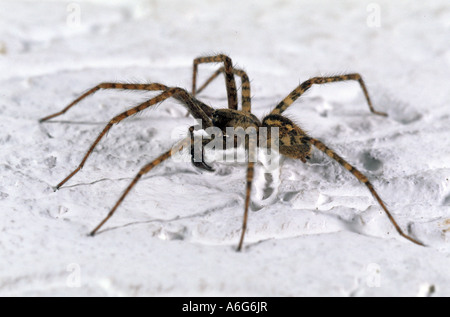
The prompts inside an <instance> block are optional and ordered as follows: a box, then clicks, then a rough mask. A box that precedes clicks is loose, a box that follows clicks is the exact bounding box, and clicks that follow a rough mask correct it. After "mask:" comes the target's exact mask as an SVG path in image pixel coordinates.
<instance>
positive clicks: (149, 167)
mask: <svg viewBox="0 0 450 317" xmlns="http://www.w3.org/2000/svg"><path fill="white" fill-rule="evenodd" d="M190 142H191V140H190V137H187V138H184V139H183V140H181V141H179V142H178V143H177V144H176V145H175V146H174V147H173V148H172V149H171V150H169V151H167V152H165V153H164V154H162V155H160V156H159V157H158V158H157V159H155V160H153V161H152V162H150V163H148V164H146V165H144V166H143V167H142V168H141V170H140V171H139V172H138V173H137V175H136V176H135V177H134V179H133V180H132V181H131V183H130V184H129V185H128V187H127V188H126V189H125V191H124V192H123V194H122V196H120V198H119V200H118V201H117V202H116V204H115V205H114V207H113V208H112V209H111V210H110V211H109V213H108V215H107V216H106V217H105V218H104V219H103V220H102V221H101V222H100V223H99V224H98V225H97V227H95V229H94V230H92V231H91V233H90V235H91V236H94V235H95V234H96V233H97V231H98V230H99V229H100V228H101V227H102V226H103V225H104V224H105V223H106V222H107V221H108V220H109V218H111V217H112V215H113V214H114V212H115V211H116V210H117V208H118V207H119V205H120V204H121V203H122V201H123V200H124V199H125V197H126V196H127V195H128V193H129V192H130V190H131V189H132V188H133V187H134V185H136V183H137V182H138V181H139V180H140V179H141V177H142V176H143V175H144V174H146V173H148V172H149V171H150V170H152V169H153V168H154V167H155V166H157V165H159V164H161V163H162V162H164V161H165V160H167V159H168V158H170V157H171V156H172V155H173V154H175V153H177V152H179V151H180V150H182V149H183V148H185V147H187V146H189V144H190Z"/></svg>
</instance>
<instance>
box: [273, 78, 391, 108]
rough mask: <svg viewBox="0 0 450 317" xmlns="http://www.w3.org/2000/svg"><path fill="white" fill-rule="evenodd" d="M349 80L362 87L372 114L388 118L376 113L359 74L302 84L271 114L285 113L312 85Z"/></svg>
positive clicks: (313, 79) (312, 80)
mask: <svg viewBox="0 0 450 317" xmlns="http://www.w3.org/2000/svg"><path fill="white" fill-rule="evenodd" d="M347 80H356V81H358V83H359V84H360V86H361V89H362V91H363V92H364V96H365V97H366V100H367V104H368V105H369V109H370V111H371V112H372V113H374V114H377V115H380V116H387V114H386V113H384V112H379V111H376V110H375V109H374V108H373V106H372V101H371V100H370V97H369V92H368V91H367V88H366V85H365V84H364V81H363V79H362V77H361V75H359V74H348V75H341V76H331V77H314V78H311V79H309V80H307V81H305V82H303V83H302V84H300V85H299V86H298V87H297V88H295V89H294V90H293V91H292V92H291V93H290V94H289V95H288V96H287V97H286V98H284V99H283V101H281V102H280V103H279V104H278V105H277V106H276V107H275V109H273V110H272V112H271V113H270V114H281V113H283V112H284V111H285V110H286V109H287V108H289V106H290V105H291V104H292V103H294V101H296V100H297V99H298V98H299V97H300V96H301V95H302V94H303V93H304V92H305V91H307V90H308V89H309V88H311V86H312V85H320V84H327V83H333V82H339V81H347Z"/></svg>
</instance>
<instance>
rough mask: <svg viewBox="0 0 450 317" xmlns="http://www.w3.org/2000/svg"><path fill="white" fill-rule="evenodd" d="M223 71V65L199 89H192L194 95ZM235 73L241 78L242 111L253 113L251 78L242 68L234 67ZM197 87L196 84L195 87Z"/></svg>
mask: <svg viewBox="0 0 450 317" xmlns="http://www.w3.org/2000/svg"><path fill="white" fill-rule="evenodd" d="M221 73H223V74H225V67H221V68H219V69H218V70H216V71H215V72H214V73H213V74H212V75H211V77H209V78H208V79H207V80H206V81H205V82H204V83H203V85H201V86H200V87H199V88H198V89H197V90H195V91H192V95H193V96H194V97H195V96H196V95H197V94H199V93H200V92H202V91H203V90H204V89H205V88H206V87H207V86H208V85H209V84H210V83H211V82H212V81H213V80H214V79H216V78H217V76H219V75H220V74H221ZM233 73H234V74H235V75H236V76H238V77H240V78H241V101H242V111H244V112H247V113H251V111H252V102H251V88H250V79H249V77H248V75H247V73H246V72H245V71H244V70H242V69H236V68H233ZM192 89H196V88H195V84H194V87H193V88H192Z"/></svg>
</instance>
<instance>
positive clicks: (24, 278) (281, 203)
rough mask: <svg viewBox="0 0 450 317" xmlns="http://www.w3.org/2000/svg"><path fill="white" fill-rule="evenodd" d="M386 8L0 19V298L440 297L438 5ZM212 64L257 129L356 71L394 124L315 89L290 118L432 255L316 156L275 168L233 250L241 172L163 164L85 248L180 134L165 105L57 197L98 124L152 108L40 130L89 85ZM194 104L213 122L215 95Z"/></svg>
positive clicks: (11, 9)
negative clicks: (342, 162)
mask: <svg viewBox="0 0 450 317" xmlns="http://www.w3.org/2000/svg"><path fill="white" fill-rule="evenodd" d="M390 3H391V1H387V0H383V1H377V2H368V1H359V0H353V1H340V2H339V5H336V4H335V1H332V0H327V1H246V2H245V3H242V1H207V3H206V1H205V2H204V3H202V4H200V3H199V1H167V0H165V1H135V2H133V4H127V1H123V2H122V1H95V2H82V1H77V2H74V3H73V4H72V5H70V6H68V4H67V3H63V2H48V1H45V2H44V1H31V2H30V1H26V2H25V1H23V2H22V1H9V2H7V1H3V2H0V70H1V71H0V87H1V88H0V127H1V130H0V146H1V152H0V169H1V172H0V179H1V182H0V212H1V214H0V229H1V239H0V295H112V296H116V295H269V296H272V295H274V296H278V295H289V296H301V295H320V296H324V295H325V296H326V295H331V296H350V295H357V296H358V295H359V296H380V295H393V296H415V295H429V294H430V293H431V294H432V295H440V296H443V295H446V296H449V295H450V269H449V267H450V258H449V254H450V253H449V251H450V241H448V240H449V235H450V229H449V228H450V207H449V206H450V181H449V177H450V165H449V164H450V150H449V149H450V134H449V132H450V116H449V114H450V108H449V102H450V101H449V100H450V92H449V90H448V84H449V80H450V49H449V46H448V43H449V42H448V40H449V38H450V30H449V29H450V24H449V21H450V5H449V3H448V0H442V1H427V3H426V4H422V3H420V2H417V3H412V2H411V1H409V2H406V1H398V2H396V4H395V5H393V4H390ZM72 8H75V9H76V8H80V9H81V11H80V13H81V24H80V25H79V26H76V25H75V26H74V25H73V21H75V22H76V19H75V20H73V19H71V18H72V17H73V16H71V14H73V12H72V11H70V10H71V9H72ZM378 9H379V10H380V11H379V12H380V15H379V18H380V20H379V22H380V24H379V27H376V25H375V27H373V26H374V25H373V23H376V22H377V19H376V16H375V19H372V17H373V16H372V15H371V14H376V12H377V10H378ZM374 10H375V11H374ZM214 52H223V53H226V54H229V55H230V56H231V57H232V58H233V60H234V62H235V64H237V65H238V66H239V67H243V68H244V69H246V71H247V72H248V74H249V75H250V77H251V80H252V95H253V96H254V98H253V107H254V113H255V114H257V115H258V116H262V115H264V114H266V113H268V111H269V110H270V109H271V108H272V107H273V106H275V105H276V103H277V102H278V101H279V100H280V99H282V98H283V97H284V96H285V95H287V94H288V93H289V92H290V91H291V90H292V89H293V88H295V86H296V85H297V84H298V83H299V82H300V81H303V80H306V79H308V78H309V77H312V76H317V75H321V74H322V75H325V74H328V75H330V74H331V75H332V74H341V73H347V72H359V73H361V74H362V75H363V76H364V78H365V80H366V83H367V85H368V89H369V92H370V94H371V96H372V99H373V101H374V103H375V106H376V107H377V108H378V109H379V110H381V111H387V112H388V113H389V118H381V117H377V116H374V115H371V114H370V113H369V111H368V109H367V106H366V105H365V101H364V98H363V95H362V93H361V92H360V89H359V87H358V86H357V84H355V83H340V84H332V85H327V86H326V87H325V86H323V87H314V88H313V89H311V91H309V92H308V93H307V94H306V95H305V96H304V97H303V98H302V100H300V101H298V102H297V103H296V104H295V105H294V106H293V107H292V108H291V109H290V110H289V111H288V112H289V115H290V117H291V118H293V119H294V120H296V122H298V123H299V124H300V125H302V127H304V128H305V129H306V130H307V131H309V133H310V134H311V135H312V136H314V137H317V138H319V139H321V140H322V141H324V142H325V143H326V144H327V145H329V146H330V147H332V148H333V149H335V150H336V151H337V152H338V153H340V154H341V155H342V156H344V157H345V158H346V159H348V161H349V162H351V163H353V164H354V165H355V166H356V167H357V168H358V169H360V170H361V171H362V172H363V173H365V174H366V175H367V176H368V177H369V179H370V180H371V181H372V183H373V184H374V186H375V188H376V189H377V190H378V192H379V194H380V196H381V197H382V198H383V200H384V201H385V202H386V203H387V205H388V207H389V208H390V210H391V211H392V213H393V214H394V216H395V217H396V219H397V221H398V222H399V223H400V224H401V226H402V227H403V228H404V229H405V230H407V231H409V232H410V233H411V234H412V235H415V236H417V237H418V238H419V239H420V240H422V241H423V242H425V243H426V244H427V245H428V247H426V248H423V247H419V246H416V245H413V244H412V243H410V242H408V241H406V240H405V239H402V238H401V237H399V236H398V235H397V233H396V232H395V230H394V229H393V227H392V225H391V224H390V222H389V221H388V219H387V217H386V216H385V215H384V213H383V212H382V210H381V209H380V207H379V206H378V205H377V204H376V202H375V201H374V199H373V198H372V197H371V195H370V193H369V192H368V191H367V190H366V188H365V187H364V186H363V185H361V184H359V183H358V182H357V181H356V179H354V177H352V175H350V174H349V173H348V172H346V171H345V170H344V169H343V168H342V167H341V166H339V165H338V164H336V163H333V162H330V160H329V159H328V158H327V157H326V156H324V155H322V154H321V153H319V152H315V153H314V156H313V159H312V161H311V162H310V163H308V164H306V165H305V164H302V163H301V162H299V161H293V160H285V161H284V162H283V165H282V168H281V170H280V171H278V172H277V173H275V174H274V176H273V183H272V185H271V186H273V187H274V188H275V191H274V193H273V194H272V195H271V197H270V198H269V199H263V198H262V194H263V193H264V191H266V194H267V193H270V190H269V189H270V188H266V187H267V185H265V182H264V174H263V173H262V170H261V168H259V169H258V172H257V175H256V177H257V181H256V183H255V188H254V193H255V196H254V204H253V205H254V209H255V211H256V210H257V211H256V212H252V213H251V214H250V219H249V228H248V233H247V236H246V248H245V250H244V252H242V253H236V252H235V251H234V247H235V246H236V244H237V241H238V238H239V232H240V226H241V219H242V213H243V202H244V188H245V180H244V176H243V175H244V174H245V166H244V165H242V164H240V165H230V164H227V165H219V164H216V165H215V168H216V169H217V172H216V173H213V174H208V173H203V174H201V173H199V172H198V171H196V170H195V169H194V168H193V167H192V166H191V165H190V164H189V163H176V162H173V161H169V162H167V163H165V164H163V165H162V166H159V167H158V168H157V169H155V170H154V171H152V172H151V173H150V174H149V175H147V176H146V177H145V178H144V179H143V180H142V181H141V182H140V183H139V184H138V185H137V186H136V188H135V190H134V191H133V192H132V193H131V194H130V195H129V196H128V197H127V199H126V200H125V202H124V203H123V205H122V206H121V207H120V209H119V210H118V212H117V213H116V215H115V216H114V217H113V218H112V219H111V221H110V222H108V223H107V225H106V226H105V229H106V230H105V231H103V233H102V234H99V235H98V236H97V237H95V238H91V237H88V236H87V233H88V232H89V231H90V230H91V229H92V228H93V227H94V226H95V225H96V224H97V223H98V222H99V221H100V220H101V219H102V218H103V217H104V216H105V215H106V213H107V212H108V210H109V208H111V206H112V205H113V204H114V202H115V201H116V199H117V198H118V197H119V195H120V194H121V192H122V191H123V189H124V188H125V187H126V186H127V184H128V182H129V181H130V178H131V177H133V176H134V175H135V174H136V173H137V171H138V170H139V168H140V167H141V166H142V165H143V164H145V163H146V162H148V161H150V160H152V159H153V158H155V157H156V156H157V155H158V154H160V153H162V152H163V151H164V150H166V149H168V148H169V147H170V146H171V144H172V142H173V141H174V136H176V135H177V134H179V132H180V131H185V129H187V127H189V125H190V124H191V123H192V120H191V119H189V118H185V117H183V115H184V113H185V111H184V109H183V108H182V107H180V106H179V105H178V104H176V103H175V102H173V101H166V102H165V103H163V104H162V105H160V106H158V107H157V109H156V110H150V111H146V112H145V113H144V114H142V115H140V116H137V117H135V118H133V119H130V120H127V121H126V122H124V123H123V124H119V125H117V126H115V127H114V128H113V129H112V130H111V131H110V133H109V134H108V136H107V138H106V139H104V140H103V141H102V142H101V144H100V145H99V147H98V149H97V151H96V152H95V153H94V155H92V156H91V157H90V159H89V160H88V162H87V163H86V165H85V167H84V169H83V170H82V171H81V172H80V173H78V174H77V175H76V176H75V177H74V178H73V179H71V180H70V182H69V183H68V184H67V185H66V186H64V187H63V188H61V190H59V191H57V192H53V190H52V186H54V185H56V184H57V183H58V182H59V181H60V180H62V179H63V178H64V177H65V176H66V175H67V174H68V173H69V172H70V171H71V170H72V169H73V168H75V167H76V166H77V164H78V163H79V161H80V160H81V158H82V156H83V154H84V153H85V151H86V150H87V148H88V146H89V144H90V142H92V141H93V140H94V138H95V137H96V135H97V134H98V133H99V131H100V130H101V129H102V127H103V126H104V124H106V122H107V121H108V119H109V118H111V117H112V116H114V115H115V114H117V113H119V112H120V111H123V110H124V109H127V108H129V107H130V106H132V105H135V104H138V103H139V102H140V101H142V100H145V99H146V98H148V97H150V96H152V94H143V93H132V92H105V91H103V92H100V93H98V94H96V95H95V96H93V97H90V98H88V99H86V100H85V101H84V102H82V103H81V104H80V105H79V106H77V107H76V108H74V110H73V111H70V112H69V113H67V114H66V115H65V116H63V117H60V118H58V119H57V120H56V119H55V120H54V121H56V122H52V123H45V124H39V123H38V122H37V120H38V119H39V118H40V117H42V116H44V115H48V114H50V113H53V112H55V111H57V110H59V109H61V108H62V107H64V106H65V105H66V104H67V103H69V102H70V101H71V100H73V99H74V98H76V96H77V95H79V94H80V93H81V92H83V91H85V90H86V89H88V88H90V87H92V86H94V85H95V84H97V83H100V82H105V81H122V82H123V81H125V82H161V83H165V84H167V85H173V86H181V87H186V88H188V89H189V88H190V85H191V82H190V80H191V62H192V59H193V58H194V57H197V56H199V55H205V54H212V53H214ZM213 69H214V67H208V66H203V67H201V70H200V71H201V76H203V78H204V76H207V75H208V74H209V73H210V72H211V71H212V70H213ZM200 98H202V100H204V101H206V102H208V103H210V104H211V105H214V106H215V107H224V106H225V105H226V99H225V90H224V86H223V81H221V80H217V82H216V83H214V84H213V85H212V86H211V87H210V88H208V90H207V91H205V93H203V94H202V95H200ZM265 186H266V187H265ZM256 206H259V207H256Z"/></svg>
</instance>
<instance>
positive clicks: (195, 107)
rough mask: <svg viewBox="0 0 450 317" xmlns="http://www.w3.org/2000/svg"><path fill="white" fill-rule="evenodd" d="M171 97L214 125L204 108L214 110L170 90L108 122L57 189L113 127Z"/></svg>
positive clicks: (190, 97) (74, 172)
mask: <svg viewBox="0 0 450 317" xmlns="http://www.w3.org/2000/svg"><path fill="white" fill-rule="evenodd" d="M169 97H174V98H175V99H177V100H180V101H182V102H183V103H184V105H186V106H187V108H188V110H189V111H190V113H191V114H192V115H193V116H194V117H195V118H199V119H201V120H202V124H203V126H204V127H205V128H207V127H209V126H211V125H212V123H211V119H210V118H209V116H208V114H207V113H205V111H203V109H202V106H205V107H208V108H205V109H206V110H208V111H211V113H212V108H210V107H209V106H206V105H204V104H202V103H200V101H198V100H197V99H195V98H193V97H192V96H191V95H190V94H189V93H188V92H187V91H185V90H184V89H182V88H178V87H175V88H169V89H167V90H166V91H164V92H163V93H161V94H160V95H158V96H156V97H154V98H152V99H150V100H147V101H146V102H144V103H141V104H140V105H138V106H136V107H134V108H131V109H129V110H127V111H125V112H122V113H121V114H119V115H117V116H115V117H114V118H112V119H111V120H110V121H109V122H108V124H107V125H106V126H105V127H104V129H103V130H102V131H101V132H100V134H99V136H98V137H97V139H95V141H94V143H92V145H91V147H90V148H89V150H88V151H87V153H86V154H85V156H84V157H83V159H82V161H81V163H80V165H79V166H78V167H77V168H76V169H75V170H74V171H73V172H72V173H70V174H69V175H68V176H67V177H66V178H65V179H64V180H62V181H61V182H60V183H59V184H58V185H56V189H59V188H60V187H61V186H62V185H63V184H64V183H66V182H67V181H68V180H69V179H70V178H72V176H74V175H75V174H76V173H77V172H78V171H79V170H81V168H83V166H84V163H85V162H86V160H87V158H88V157H89V156H90V155H91V153H92V151H93V150H94V148H95V147H96V146H97V144H98V143H99V142H100V140H101V139H102V138H103V137H104V136H105V135H106V133H107V132H108V131H109V130H110V129H111V127H112V126H113V125H114V124H117V123H119V122H120V121H122V120H124V119H125V118H128V117H130V116H132V115H134V114H136V113H138V112H140V111H143V110H145V109H147V108H149V107H151V106H153V105H155V104H157V103H160V102H162V101H164V100H166V99H167V98H169Z"/></svg>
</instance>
